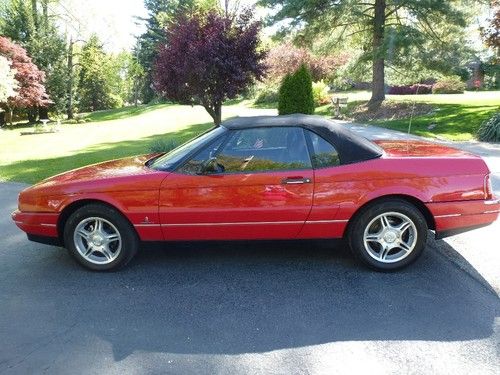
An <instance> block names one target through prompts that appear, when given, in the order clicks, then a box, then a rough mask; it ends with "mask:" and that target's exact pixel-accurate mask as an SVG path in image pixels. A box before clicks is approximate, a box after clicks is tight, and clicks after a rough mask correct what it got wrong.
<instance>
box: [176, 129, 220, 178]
mask: <svg viewBox="0 0 500 375" xmlns="http://www.w3.org/2000/svg"><path fill="white" fill-rule="evenodd" d="M225 139H226V137H221V138H219V139H217V140H215V141H214V142H212V143H211V144H209V145H208V146H207V147H205V148H203V149H202V150H201V151H199V152H198V153H197V154H196V155H194V156H193V157H192V158H191V159H189V160H188V161H186V163H184V165H183V166H182V167H181V168H179V172H180V173H184V174H198V173H200V172H202V166H203V164H204V163H206V162H207V161H208V160H210V159H211V158H213V157H215V154H216V152H217V150H218V149H219V148H220V146H221V145H222V143H223V142H224V140H225Z"/></svg>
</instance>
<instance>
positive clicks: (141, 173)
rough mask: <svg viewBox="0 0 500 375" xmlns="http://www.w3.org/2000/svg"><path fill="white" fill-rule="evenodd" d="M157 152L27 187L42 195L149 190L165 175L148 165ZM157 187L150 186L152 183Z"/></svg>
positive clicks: (99, 164)
mask: <svg viewBox="0 0 500 375" xmlns="http://www.w3.org/2000/svg"><path fill="white" fill-rule="evenodd" d="M156 155H157V154H149V155H140V156H134V157H128V158H124V159H117V160H111V161H106V162H103V163H98V164H92V165H89V166H86V167H82V168H78V169H73V170H71V171H68V172H65V173H61V174H58V175H56V176H53V177H49V178H47V179H45V180H43V181H41V182H40V183H38V184H36V185H34V186H32V187H31V188H28V189H29V190H36V191H37V193H38V194H41V195H56V194H74V193H82V192H92V191H124V190H132V189H133V190H148V189H151V188H152V187H158V182H157V180H159V179H160V182H161V179H163V177H165V175H166V174H165V172H159V171H156V170H153V169H150V168H148V167H147V166H146V162H147V161H148V160H150V159H151V158H152V157H154V156H156ZM150 182H151V183H153V185H154V186H151V183H150Z"/></svg>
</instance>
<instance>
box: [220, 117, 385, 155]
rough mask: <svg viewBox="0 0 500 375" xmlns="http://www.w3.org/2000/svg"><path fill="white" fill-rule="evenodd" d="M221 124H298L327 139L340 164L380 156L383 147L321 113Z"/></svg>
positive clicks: (234, 126)
mask: <svg viewBox="0 0 500 375" xmlns="http://www.w3.org/2000/svg"><path fill="white" fill-rule="evenodd" d="M221 126H224V127H225V128H227V129H231V130H233V129H246V128H260V127H268V126H300V127H302V128H305V129H309V130H311V131H313V132H315V133H317V134H318V135H320V136H322V137H323V138H325V139H326V140H327V141H328V142H330V143H331V144H332V145H333V146H334V147H335V149H336V150H337V152H338V153H339V157H340V162H341V164H350V163H356V162H359V161H364V160H369V159H374V158H378V157H380V156H381V155H382V149H381V148H380V147H379V146H377V145H376V144H375V143H373V142H371V141H369V140H368V139H366V138H364V137H361V136H359V135H357V134H354V133H353V132H351V131H350V130H348V129H346V128H345V127H343V126H342V125H339V124H336V123H334V122H332V121H329V120H327V119H325V118H324V117H321V116H312V115H301V114H296V115H286V116H255V117H236V118H233V119H230V120H227V121H224V122H223V123H222V124H221Z"/></svg>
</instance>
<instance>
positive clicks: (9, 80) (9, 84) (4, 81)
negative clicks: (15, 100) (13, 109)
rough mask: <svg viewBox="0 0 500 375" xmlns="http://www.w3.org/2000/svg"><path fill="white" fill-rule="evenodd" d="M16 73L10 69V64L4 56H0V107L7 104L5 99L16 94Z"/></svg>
mask: <svg viewBox="0 0 500 375" xmlns="http://www.w3.org/2000/svg"><path fill="white" fill-rule="evenodd" d="M15 74H16V71H15V70H13V69H12V68H11V63H10V61H9V60H7V58H5V57H4V56H0V105H1V104H3V103H7V99H8V98H10V97H11V96H14V95H15V94H16V89H17V80H16V78H15Z"/></svg>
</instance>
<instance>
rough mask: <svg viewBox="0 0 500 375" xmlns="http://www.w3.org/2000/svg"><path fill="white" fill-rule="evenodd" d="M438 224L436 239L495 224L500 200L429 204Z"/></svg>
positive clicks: (499, 210)
mask: <svg viewBox="0 0 500 375" xmlns="http://www.w3.org/2000/svg"><path fill="white" fill-rule="evenodd" d="M426 206H427V208H428V209H429V211H430V212H431V213H432V216H433V217H434V221H435V224H436V227H435V230H436V238H444V237H448V236H453V235H455V234H459V233H463V232H466V231H469V230H473V229H477V228H480V227H484V226H487V225H489V224H491V223H493V222H494V221H495V220H496V219H497V218H498V215H499V213H500V200H499V199H491V200H474V201H460V202H438V203H427V204H426Z"/></svg>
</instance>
